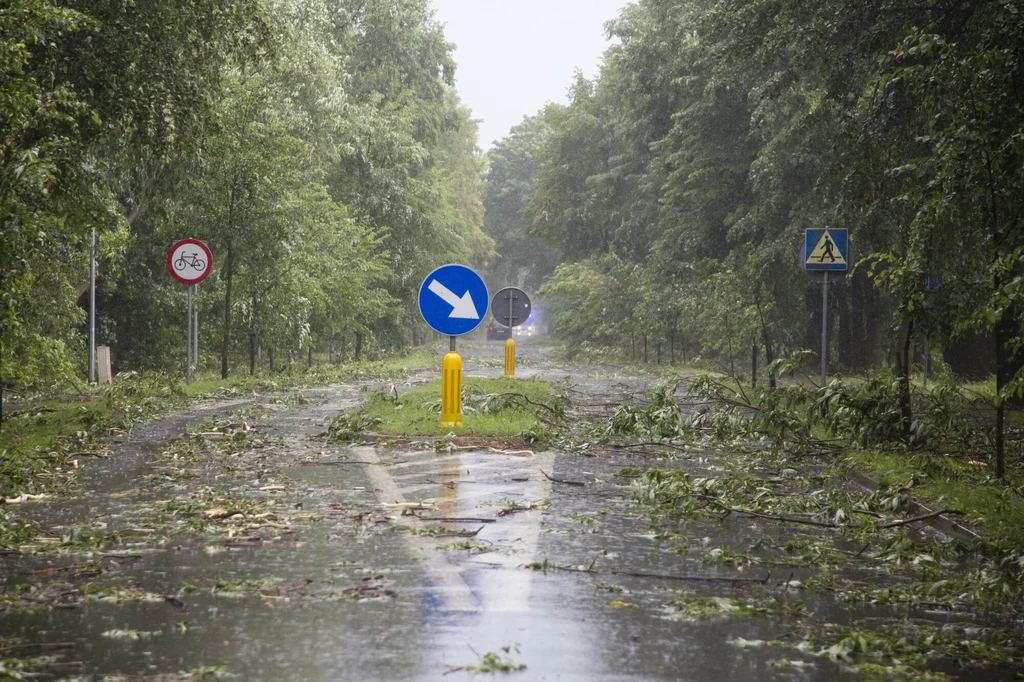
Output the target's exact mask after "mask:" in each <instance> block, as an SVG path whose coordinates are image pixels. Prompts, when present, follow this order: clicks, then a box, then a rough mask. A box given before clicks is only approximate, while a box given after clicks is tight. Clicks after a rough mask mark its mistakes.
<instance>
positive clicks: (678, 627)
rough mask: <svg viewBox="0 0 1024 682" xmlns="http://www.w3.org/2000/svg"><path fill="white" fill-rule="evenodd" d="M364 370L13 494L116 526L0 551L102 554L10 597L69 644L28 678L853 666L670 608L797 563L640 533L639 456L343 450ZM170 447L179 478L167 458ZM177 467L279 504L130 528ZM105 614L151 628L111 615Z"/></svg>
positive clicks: (593, 384) (550, 371) (542, 674)
mask: <svg viewBox="0 0 1024 682" xmlns="http://www.w3.org/2000/svg"><path fill="white" fill-rule="evenodd" d="M520 346H521V348H520V351H521V362H520V366H519V371H518V374H519V375H520V376H524V377H525V376H531V375H539V376H542V377H545V378H550V379H553V380H563V379H565V378H566V377H567V376H569V377H571V381H573V382H574V383H575V384H576V385H577V386H578V387H580V390H583V391H585V392H590V393H592V394H601V395H604V396H606V398H605V399H606V400H607V401H609V402H613V401H614V396H615V395H616V394H617V393H618V392H621V391H625V390H639V389H642V388H644V386H645V385H646V384H647V383H648V382H647V380H646V379H644V378H637V377H623V376H621V375H619V374H618V373H616V372H614V371H612V370H610V369H608V368H604V369H602V368H592V369H582V368H573V369H572V370H571V371H567V370H566V369H565V368H563V367H560V366H558V365H557V363H554V362H552V361H550V360H547V359H546V356H545V354H544V353H543V352H542V351H541V350H539V349H537V348H535V347H532V346H531V345H530V343H529V342H525V343H521V344H520ZM502 349H503V345H502V344H501V343H499V342H491V343H486V344H484V343H478V344H469V345H467V346H465V347H463V348H461V349H460V352H461V353H462V354H463V357H464V358H465V360H466V373H467V374H478V375H486V376H500V375H501V367H500V359H501V357H502V355H501V353H502ZM440 352H443V351H440ZM428 378H430V377H429V374H423V375H421V376H419V377H418V378H416V379H415V380H414V381H413V382H412V383H419V382H422V381H425V380H427V379H428ZM409 385H411V384H409ZM409 385H405V386H401V385H400V386H396V390H405V389H406V388H408V387H409ZM363 388H364V384H362V383H358V382H357V383H353V384H346V385H340V386H332V387H329V388H324V389H317V390H311V391H306V392H305V395H306V396H307V398H308V400H309V402H307V403H306V404H294V403H291V404H290V403H288V402H287V401H285V402H284V403H282V404H275V403H270V402H267V403H263V402H262V401H261V402H260V403H259V404H260V405H261V406H262V407H261V411H260V412H259V413H258V415H257V416H255V417H244V416H242V417H238V418H237V419H236V421H237V420H245V424H246V427H249V426H251V427H252V429H253V430H254V431H255V432H258V433H260V434H262V435H263V436H265V437H266V438H267V439H268V442H269V443H270V444H269V445H267V446H265V447H263V448H262V449H260V450H257V451H255V453H253V452H247V453H240V454H231V455H230V456H225V458H224V459H223V460H222V461H219V462H218V463H217V464H216V466H214V465H212V464H210V465H207V464H204V463H203V462H195V463H190V464H189V465H188V466H187V467H178V468H175V465H174V462H173V461H172V462H170V463H168V458H167V448H166V447H165V446H164V444H165V442H166V441H167V440H168V439H170V438H173V437H176V436H179V435H181V434H182V433H183V432H186V431H189V430H192V431H194V430H195V429H196V428H197V425H199V424H203V423H210V422H211V421H212V420H216V419H218V418H221V419H228V418H230V414H231V412H232V411H234V410H245V409H252V408H253V406H254V404H255V403H254V401H253V400H251V399H247V400H241V401H237V402H236V403H233V404H225V405H219V406H215V407H207V408H203V409H196V410H193V411H190V412H188V413H185V414H182V415H177V416H174V417H170V418H167V419H163V420H160V421H158V422H154V423H151V424H148V425H145V426H143V427H140V428H138V429H137V430H136V432H135V433H134V434H133V435H132V436H131V437H130V438H129V439H128V440H127V441H126V442H124V443H121V444H120V445H119V446H118V447H117V449H116V450H115V453H114V456H113V457H112V458H111V459H109V460H102V461H96V462H89V463H88V464H87V470H86V472H85V484H84V490H86V491H87V492H86V494H85V495H83V496H81V497H79V498H76V499H72V500H67V501H51V502H39V503H33V504H30V505H29V504H27V505H24V507H23V509H21V510H19V513H22V514H24V515H25V516H26V518H30V519H33V520H35V521H37V522H38V523H40V524H42V525H43V526H44V527H45V528H50V529H52V530H51V534H53V535H54V536H58V535H60V534H62V533H65V532H68V529H70V528H82V527H93V528H95V527H102V528H103V529H104V530H105V531H108V532H109V531H112V530H120V531H121V532H123V534H124V541H123V547H121V548H119V549H118V551H113V552H106V553H103V552H94V553H85V554H83V553H78V554H70V555H54V554H48V555H27V556H5V557H0V576H2V577H3V581H4V585H5V586H6V587H8V588H9V587H10V586H12V585H15V584H22V583H24V584H31V585H34V586H35V587H34V588H33V589H40V590H42V589H43V588H45V586H46V583H47V580H50V578H49V577H48V576H50V575H51V573H52V574H55V577H53V578H52V580H55V581H57V580H62V581H67V582H70V584H72V585H73V584H75V583H74V581H73V580H70V579H69V578H68V571H69V570H71V569H72V568H73V567H75V566H81V565H84V564H88V565H89V566H91V567H95V570H97V571H99V575H98V577H96V578H95V580H96V583H97V585H100V586H102V587H105V588H109V589H110V595H109V598H104V599H96V600H91V601H86V602H82V603H75V604H73V605H70V606H68V607H67V608H63V607H60V606H57V607H52V606H51V607H44V608H39V609H35V610H28V609H13V610H9V611H7V612H6V613H4V615H3V618H2V621H0V636H12V635H17V636H21V637H24V638H26V639H27V640H29V641H31V642H34V643H50V644H55V643H61V644H67V645H68V646H67V648H66V649H61V650H60V660H61V661H62V662H63V663H65V664H70V667H68V668H63V669H62V668H59V667H58V668H51V669H50V671H49V674H48V676H44V679H59V678H60V677H61V676H62V675H65V674H67V675H71V674H72V673H73V674H76V675H81V676H84V677H83V679H101V676H102V675H115V674H123V675H130V676H138V677H143V676H156V675H161V674H171V673H176V672H179V671H190V670H194V669H196V668H199V667H202V666H210V667H213V666H221V667H223V669H225V670H226V671H228V672H230V673H231V674H233V675H236V676H237V677H235V678H234V679H241V680H253V681H278V680H304V681H310V682H320V681H323V682H328V681H330V682H334V681H340V680H352V681H367V680H466V679H479V678H480V677H481V675H479V674H474V673H473V672H470V670H468V669H467V668H468V667H470V666H474V665H480V664H481V661H482V659H483V657H484V655H485V654H487V653H488V652H493V653H496V654H499V655H500V657H501V658H502V659H504V660H506V661H508V662H510V663H511V664H514V665H515V666H520V665H525V666H526V668H525V669H523V670H517V671H514V672H507V673H495V674H498V675H508V676H509V677H510V678H511V679H522V680H578V681H598V680H600V681H608V682H610V681H613V680H623V681H625V680H630V681H640V680H692V681H694V682H698V681H707V682H714V681H718V680H721V681H727V680H728V681H733V680H809V681H817V680H822V681H824V680H836V679H850V680H856V679H864V677H863V676H859V675H854V674H850V673H845V672H843V671H841V670H840V668H839V667H838V666H836V665H835V664H833V663H831V662H829V661H827V660H824V659H817V660H815V661H814V662H813V665H812V666H811V667H801V668H787V667H780V666H779V664H778V662H779V661H784V660H787V659H790V658H799V656H797V655H796V654H795V653H794V652H792V651H789V652H787V651H780V650H778V649H772V648H764V647H760V648H759V647H742V646H737V645H736V644H735V643H734V642H735V641H736V640H737V639H741V640H762V639H764V640H771V639H776V638H779V637H785V636H786V634H787V631H788V627H787V624H786V621H785V620H784V619H774V618H758V619H748V620H739V619H717V620H709V621H700V622H689V621H686V620H681V619H678V618H675V617H674V615H673V614H672V613H671V612H670V611H668V610H666V609H665V608H663V605H664V603H665V602H666V601H668V600H669V599H671V598H672V597H673V596H675V595H677V594H679V593H683V594H687V595H691V596H718V597H742V596H748V595H752V594H760V593H763V592H765V591H766V590H777V589H778V588H777V585H776V584H777V582H778V581H779V579H780V578H785V579H797V580H800V579H805V578H806V577H808V576H809V575H811V572H810V569H806V568H794V569H789V568H787V569H778V570H777V572H778V571H780V570H781V571H784V572H785V573H786V575H785V576H778V575H777V576H775V578H774V579H773V578H771V576H770V575H769V573H768V570H769V569H767V568H765V567H763V566H752V567H748V568H747V569H746V570H745V571H744V570H741V569H739V568H737V567H734V566H722V565H709V564H707V563H705V562H703V561H702V560H701V559H702V553H701V552H689V553H680V552H678V551H675V550H674V549H673V546H672V544H671V543H664V542H659V541H657V540H656V539H655V538H654V537H653V535H652V532H651V531H652V528H651V523H650V521H649V519H647V518H646V517H644V516H643V515H642V514H641V513H639V511H638V510H637V509H636V508H635V507H633V506H632V505H630V504H629V503H628V502H626V501H624V500H623V498H622V494H623V489H624V488H623V486H624V483H625V482H624V481H623V480H621V479H617V478H616V477H614V476H613V475H612V472H614V471H616V470H618V469H620V468H622V467H627V466H636V465H637V464H638V462H637V461H635V460H630V459H628V458H625V457H607V456H605V457H584V456H580V455H570V454H566V453H553V452H537V453H528V452H516V453H503V452H497V451H493V450H491V449H480V450H454V451H442V452H435V451H434V450H433V449H422V448H404V447H397V448H390V447H357V448H351V449H350V448H345V447H340V446H337V445H333V444H330V443H328V442H326V441H324V440H323V439H322V438H321V437H319V436H318V435H317V434H319V433H320V432H322V431H323V429H324V425H325V421H326V420H327V419H329V418H330V417H332V416H334V415H335V414H337V412H338V411H339V410H340V409H343V408H346V407H351V406H353V405H355V404H357V403H358V401H359V400H360V399H362V398H363V397H365V395H366V393H365V392H363V391H362V389H363ZM242 414H243V415H244V412H243V413H242ZM716 456H718V455H716V454H715V453H704V456H702V457H700V458H695V459H692V460H681V461H679V462H677V463H675V464H670V466H681V467H686V468H691V469H692V470H693V471H694V472H695V473H696V472H699V471H703V470H706V469H707V468H708V467H709V466H714V461H715V457H716ZM182 468H187V469H188V471H189V475H190V476H193V477H192V478H189V479H187V480H180V479H174V478H173V477H168V475H167V472H169V471H175V472H178V473H180V471H181V469H182ZM154 472H156V474H158V477H157V478H156V479H154V478H152V477H153V476H154ZM147 476H148V477H150V478H147ZM159 476H163V477H164V478H166V479H167V480H168V481H169V482H167V483H164V482H162V481H161V479H160V478H159ZM549 476H550V478H549ZM551 478H554V479H559V480H562V481H574V482H582V483H585V484H586V485H572V484H569V483H557V482H553V481H552V480H550V479H551ZM197 488H204V489H205V490H206V494H208V495H210V496H213V497H215V498H216V499H221V498H224V499H233V498H238V499H242V498H244V499H246V500H259V501H260V502H261V503H265V504H268V505H272V507H268V508H271V509H274V510H276V513H277V514H278V517H275V518H280V519H284V521H283V522H281V523H278V524H277V526H279V527H278V528H275V527H273V526H270V527H264V528H262V529H260V530H259V531H256V535H253V534H252V533H253V531H244V530H240V531H239V533H238V535H237V536H235V537H225V536H223V535H220V536H217V537H216V538H215V539H210V538H209V537H206V538H198V537H194V536H193V535H190V534H189V533H188V532H187V531H186V530H182V531H181V532H180V533H177V534H174V535H172V536H170V537H168V538H163V537H161V539H160V540H154V539H151V538H149V537H147V534H146V531H147V527H146V525H145V524H147V523H148V522H149V521H148V517H147V513H148V512H147V511H146V510H147V509H148V508H149V507H150V506H152V505H155V504H164V503H166V501H167V500H168V499H170V498H175V497H181V496H185V495H187V494H189V493H188V491H194V490H196V489H197ZM217 496H220V497H217ZM224 504H225V505H228V506H230V505H229V503H227V502H225V503H224ZM416 507H422V508H416ZM517 508H518V509H519V510H517V511H515V512H514V513H507V514H503V515H499V512H502V511H503V510H509V509H517ZM283 510H287V512H285V511H283ZM403 512H404V513H403ZM438 519H441V520H438ZM399 526H401V527H403V528H401V529H398V528H396V527H399ZM677 530H678V532H680V533H681V534H682V536H683V537H684V539H685V540H686V542H687V543H688V544H689V545H690V546H691V547H694V548H698V549H699V548H700V547H708V546H736V547H742V546H746V545H749V544H750V541H751V540H752V539H755V538H757V537H760V536H761V535H763V534H772V535H774V536H775V537H776V538H778V539H784V538H785V537H786V535H787V534H789V533H791V532H792V531H791V529H789V528H780V527H775V526H771V525H765V524H764V523H755V522H754V521H753V520H750V519H739V518H730V519H726V520H724V521H716V522H713V523H712V522H699V523H692V524H684V525H682V526H681V527H680V528H678V529H677ZM470 533H473V535H471V536H469V534H470ZM449 534H455V535H449ZM464 535H465V537H464ZM238 538H245V539H244V541H242V540H238ZM458 543H468V544H463V545H462V546H461V547H460V546H458ZM545 562H547V566H548V568H547V570H543V567H544V565H545ZM531 564H540V569H537V568H529V567H528V566H529V565H531ZM574 568H575V569H589V571H587V572H582V570H572V569H574ZM50 569H57V571H55V572H50V573H47V571H49V570H50ZM90 570H93V569H90ZM43 576H47V577H43ZM244 581H249V582H248V583H246V582H244ZM761 581H765V583H764V584H762V582H761ZM218 585H233V586H241V588H240V589H233V590H228V589H220V588H218ZM139 595H143V596H142V597H139ZM168 597H170V599H169V598H168ZM800 598H803V599H805V600H807V601H808V602H809V603H810V604H811V605H812V606H813V608H814V609H815V610H820V611H821V612H827V613H828V614H829V618H830V620H831V621H832V622H844V621H849V622H852V621H853V620H855V619H858V618H866V617H871V616H872V615H880V616H886V615H891V611H890V610H889V609H887V608H880V607H879V608H876V607H867V606H864V605H858V606H851V605H847V604H843V603H840V602H838V601H836V600H834V599H833V598H832V597H830V596H829V595H827V594H824V595H810V596H809V597H808V596H807V595H800ZM117 631H135V632H149V633H152V634H151V635H149V636H145V637H142V638H140V639H123V638H118V637H115V636H111V634H110V633H112V632H117ZM105 633H106V634H105ZM90 676H93V677H90ZM138 677H131V678H130V679H138ZM483 678H484V679H487V678H488V676H487V675H483ZM126 679H128V678H126ZM964 679H970V676H969V675H968V676H965V677H964ZM978 679H981V677H979V678H978ZM984 679H999V675H993V674H991V673H987V674H986V675H985V676H984Z"/></svg>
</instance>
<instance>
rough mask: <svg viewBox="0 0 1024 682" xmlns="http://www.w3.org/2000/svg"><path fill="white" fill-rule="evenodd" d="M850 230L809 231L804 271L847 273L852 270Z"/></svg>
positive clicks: (806, 239) (807, 233) (806, 236)
mask: <svg viewBox="0 0 1024 682" xmlns="http://www.w3.org/2000/svg"><path fill="white" fill-rule="evenodd" d="M848 233H849V231H848V230H834V229H829V228H826V229H823V230H807V232H806V234H805V236H804V270H825V271H839V272H846V271H847V270H849V269H850V262H849V261H850V259H849V253H850V250H849V248H847V247H848V246H849V238H848Z"/></svg>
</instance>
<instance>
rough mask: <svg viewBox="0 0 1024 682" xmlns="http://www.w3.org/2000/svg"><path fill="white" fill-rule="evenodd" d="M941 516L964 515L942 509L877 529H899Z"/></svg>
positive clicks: (959, 512)
mask: <svg viewBox="0 0 1024 682" xmlns="http://www.w3.org/2000/svg"><path fill="white" fill-rule="evenodd" d="M943 514H951V515H954V516H963V515H964V513H963V512H962V511H959V510H956V509H942V510H941V511H937V512H932V513H931V514H925V515H924V516H915V517H914V518H912V519H901V520H899V521H893V522H892V523H887V524H885V525H882V526H879V528H899V527H900V526H906V525H907V524H910V523H917V522H918V521H928V520H929V519H934V518H936V517H937V516H942V515H943Z"/></svg>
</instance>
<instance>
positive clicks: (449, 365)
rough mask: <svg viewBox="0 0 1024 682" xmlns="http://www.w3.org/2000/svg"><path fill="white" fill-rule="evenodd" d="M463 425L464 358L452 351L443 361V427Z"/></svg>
mask: <svg viewBox="0 0 1024 682" xmlns="http://www.w3.org/2000/svg"><path fill="white" fill-rule="evenodd" d="M455 426H458V427H461V426H462V358H461V357H460V356H459V354H458V353H456V352H455V351H452V352H451V353H448V355H445V356H444V361H443V362H442V363H441V427H442V428H451V427H455Z"/></svg>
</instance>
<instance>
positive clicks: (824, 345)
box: [821, 270, 828, 388]
mask: <svg viewBox="0 0 1024 682" xmlns="http://www.w3.org/2000/svg"><path fill="white" fill-rule="evenodd" d="M827 368H828V270H826V271H825V278H824V280H823V281H822V285H821V385H822V387H823V388H824V386H825V374H826V370H827Z"/></svg>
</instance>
